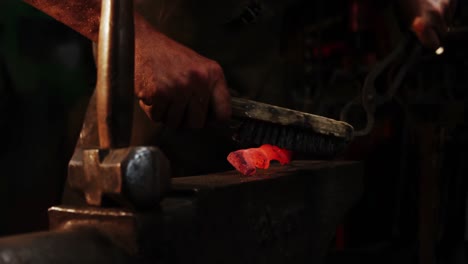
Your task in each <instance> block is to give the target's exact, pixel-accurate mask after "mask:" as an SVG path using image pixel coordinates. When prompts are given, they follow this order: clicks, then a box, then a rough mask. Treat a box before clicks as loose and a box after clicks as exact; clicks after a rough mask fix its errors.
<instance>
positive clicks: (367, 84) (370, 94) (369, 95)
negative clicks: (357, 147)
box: [340, 33, 423, 136]
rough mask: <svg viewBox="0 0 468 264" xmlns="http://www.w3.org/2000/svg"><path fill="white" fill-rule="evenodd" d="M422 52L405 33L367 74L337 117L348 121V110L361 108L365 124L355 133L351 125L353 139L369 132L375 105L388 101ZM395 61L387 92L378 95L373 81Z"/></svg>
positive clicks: (415, 42) (412, 38) (387, 70)
mask: <svg viewBox="0 0 468 264" xmlns="http://www.w3.org/2000/svg"><path fill="white" fill-rule="evenodd" d="M422 52H423V47H422V46H421V44H419V42H418V41H417V39H416V37H415V36H414V35H413V34H412V33H408V34H407V35H406V36H404V38H403V39H402V40H401V41H400V43H399V44H398V46H397V47H396V49H395V50H394V51H393V52H392V53H390V54H389V55H388V56H387V57H385V59H384V60H382V61H381V62H379V63H377V65H375V66H374V68H373V69H372V70H371V71H370V72H369V73H368V75H367V76H366V79H365V81H364V85H363V87H362V91H361V94H360V95H359V96H357V97H355V98H354V99H353V100H351V101H350V102H349V103H348V104H346V105H345V107H344V108H343V109H342V111H341V114H340V120H343V121H348V119H349V116H350V112H351V109H352V107H353V106H356V105H358V106H361V107H362V109H363V110H364V112H365V114H366V125H365V126H364V128H362V129H359V130H357V129H356V126H355V131H354V135H355V136H365V135H368V134H369V133H370V132H371V131H372V128H373V127H374V123H375V111H376V109H377V106H379V105H383V104H385V103H388V102H390V101H391V100H392V98H393V96H394V95H395V93H396V92H397V90H398V88H400V86H401V84H402V82H403V80H404V79H405V77H406V75H407V73H408V71H409V70H411V69H412V67H413V66H414V65H415V64H416V62H417V61H418V60H419V59H420V58H421V56H422ZM398 62H401V63H400V65H399V69H398V71H397V73H396V75H394V76H393V77H391V78H390V82H389V87H388V89H387V90H386V91H385V92H384V93H381V94H379V93H378V92H377V89H376V81H377V79H378V78H379V77H381V76H382V75H384V74H386V73H388V72H389V71H390V68H391V67H392V66H395V64H397V63H398ZM348 122H349V121H348Z"/></svg>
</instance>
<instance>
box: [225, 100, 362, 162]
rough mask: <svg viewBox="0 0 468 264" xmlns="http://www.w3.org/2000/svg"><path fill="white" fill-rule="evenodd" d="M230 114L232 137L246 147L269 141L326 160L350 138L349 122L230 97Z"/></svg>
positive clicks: (344, 145)
mask: <svg viewBox="0 0 468 264" xmlns="http://www.w3.org/2000/svg"><path fill="white" fill-rule="evenodd" d="M232 116H233V122H232V123H231V126H232V127H233V128H234V129H235V130H236V132H235V134H234V139H235V140H236V141H238V142H239V143H240V144H241V145H243V146H246V147H248V146H252V145H257V146H259V145H263V144H270V145H275V146H278V147H280V148H285V149H287V150H290V151H294V152H300V153H305V154H308V155H310V156H311V157H314V158H323V159H329V158H333V157H335V156H336V155H337V154H338V153H339V152H340V151H342V150H343V149H344V148H345V147H346V146H347V144H348V143H349V142H350V141H351V140H352V138H353V127H352V126H351V125H349V124H348V123H345V122H342V121H336V120H333V119H330V118H326V117H323V116H318V115H313V114H309V113H304V112H300V111H296V110H292V109H288V108H283V107H278V106H274V105H269V104H265V103H260V102H255V101H251V100H247V99H242V98H233V99H232ZM235 121H237V122H235Z"/></svg>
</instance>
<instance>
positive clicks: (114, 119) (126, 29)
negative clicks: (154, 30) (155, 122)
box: [96, 0, 135, 149]
mask: <svg viewBox="0 0 468 264" xmlns="http://www.w3.org/2000/svg"><path fill="white" fill-rule="evenodd" d="M134 43H135V34H134V22H133V1H132V0H102V8H101V24H100V29H99V42H98V54H97V58H98V59H97V85H96V96H97V97H96V99H97V104H96V107H97V109H96V110H97V121H98V131H99V145H100V147H101V148H104V149H108V148H115V147H128V146H129V143H130V136H131V127H132V115H133V85H134V84H133V83H134V77H133V74H134V52H135V48H134V46H135V45H134Z"/></svg>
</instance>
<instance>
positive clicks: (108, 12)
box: [68, 0, 170, 208]
mask: <svg viewBox="0 0 468 264" xmlns="http://www.w3.org/2000/svg"><path fill="white" fill-rule="evenodd" d="M101 12H102V13H101V24H100V30H99V45H98V63H97V64H98V65H97V84H96V90H95V95H94V96H93V98H92V100H91V102H90V106H89V108H88V113H87V114H86V119H85V122H84V124H83V128H82V130H81V133H80V141H79V143H78V145H77V147H76V149H75V152H74V154H73V157H72V159H71V161H70V163H69V167H68V184H69V186H70V187H71V188H72V189H77V190H80V191H82V192H83V193H84V195H85V198H86V202H87V203H88V204H91V205H101V200H102V195H103V194H108V195H110V196H112V197H113V198H114V199H115V200H116V201H117V202H120V203H122V204H124V205H127V206H131V207H137V208H143V207H145V208H146V207H153V206H156V205H157V204H158V203H159V201H160V200H161V198H162V197H163V196H164V194H165V193H166V192H167V191H168V190H169V186H170V166H169V161H168V160H167V158H166V157H165V155H164V154H163V153H162V152H161V151H160V150H159V149H158V148H156V147H152V146H151V147H149V146H142V147H129V143H130V134H131V128H132V114H133V83H134V77H133V73H134V54H133V53H134V22H133V1H132V0H103V1H102V8H101ZM96 131H97V134H98V142H96V141H94V142H92V140H89V138H90V134H91V133H96ZM96 143H97V144H96ZM96 145H97V146H96Z"/></svg>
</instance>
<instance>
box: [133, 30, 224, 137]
mask: <svg viewBox="0 0 468 264" xmlns="http://www.w3.org/2000/svg"><path fill="white" fill-rule="evenodd" d="M135 36H136V40H135V94H136V96H137V98H138V99H139V103H140V106H141V107H142V109H143V110H144V111H145V113H146V114H147V115H148V117H149V118H150V119H151V120H153V121H154V122H162V123H164V124H166V125H167V126H169V127H172V128H182V127H185V128H201V127H203V126H204V125H205V123H206V121H207V118H208V116H209V115H213V116H214V118H215V119H217V120H221V121H223V120H226V119H228V118H229V117H230V114H231V100H230V95H229V92H228V89H227V85H226V81H225V79H224V74H223V71H222V69H221V67H220V66H219V64H218V63H216V62H215V61H212V60H209V59H207V58H205V57H202V56H201V55H199V54H197V53H196V52H194V51H193V50H191V49H189V48H187V47H185V46H183V45H182V44H179V43H177V42H175V41H174V40H171V39H170V38H168V37H166V36H164V35H163V34H161V33H159V32H157V31H156V30H154V29H153V28H152V27H151V26H149V25H141V26H140V25H138V27H136V28H135Z"/></svg>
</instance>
